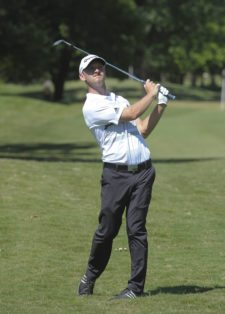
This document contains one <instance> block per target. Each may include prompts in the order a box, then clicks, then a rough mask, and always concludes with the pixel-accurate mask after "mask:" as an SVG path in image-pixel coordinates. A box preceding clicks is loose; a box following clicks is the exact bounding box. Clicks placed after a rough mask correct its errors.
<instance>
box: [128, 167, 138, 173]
mask: <svg viewBox="0 0 225 314" xmlns="http://www.w3.org/2000/svg"><path fill="white" fill-rule="evenodd" d="M137 170H138V165H128V171H129V172H136V171H137Z"/></svg>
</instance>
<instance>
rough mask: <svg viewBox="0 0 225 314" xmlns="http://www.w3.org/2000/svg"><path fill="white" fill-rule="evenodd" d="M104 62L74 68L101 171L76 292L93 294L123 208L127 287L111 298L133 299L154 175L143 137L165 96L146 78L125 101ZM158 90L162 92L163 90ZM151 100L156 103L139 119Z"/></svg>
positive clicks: (138, 290) (140, 277)
mask: <svg viewBox="0 0 225 314" xmlns="http://www.w3.org/2000/svg"><path fill="white" fill-rule="evenodd" d="M105 65H106V62H105V60H104V59H102V58H101V57H98V56H96V55H87V56H86V57H84V58H83V59H82V60H81V62H80V66H79V75H80V79H81V81H83V82H85V83H86V85H87V89H88V93H87V95H86V101H85V103H84V106H83V115H84V119H85V122H86V124H87V127H88V128H89V129H90V131H91V132H92V134H93V135H94V137H95V139H96V141H97V143H98V145H99V147H100V149H101V153H102V162H103V171H102V177H101V209H100V213H99V225H98V227H97V230H96V231H95V233H94V236H93V241H92V247H91V251H90V256H89V259H88V263H87V268H86V272H85V274H84V276H83V277H82V279H81V281H80V285H79V289H78V294H79V295H91V294H93V290H94V285H95V282H96V279H98V278H99V276H100V275H101V274H102V272H103V271H104V270H105V268H106V266H107V263H108V261H109V258H110V255H111V251H112V244H113V239H114V238H115V237H116V235H117V234H118V232H119V229H120V226H121V223H122V216H123V214H124V211H125V212H126V228H127V236H128V243H129V250H130V257H131V275H130V278H129V280H128V284H127V287H126V288H125V289H124V290H122V291H121V292H120V293H119V294H118V295H116V296H115V297H114V298H115V299H123V298H126V299H134V298H136V297H140V296H142V295H143V294H144V285H145V279H146V271H147V262H148V240H147V230H146V217H147V213H148V208H149V205H150V201H151V194H152V186H153V183H154V179H155V169H154V167H153V165H152V161H151V154H150V150H149V149H148V147H147V145H146V143H145V141H144V138H146V137H147V136H148V135H149V134H150V133H151V132H152V130H153V129H154V127H155V126H156V124H157V123H158V121H159V120H160V118H161V116H162V114H163V112H164V110H165V108H166V105H167V101H168V99H167V97H166V96H164V95H163V94H162V93H160V92H159V85H158V84H155V83H153V82H152V81H150V80H147V81H146V83H145V85H144V88H145V91H146V94H145V96H144V97H142V98H141V99H140V100H139V101H137V102H136V103H134V104H133V105H130V104H129V102H128V100H127V99H125V98H123V97H121V96H119V95H116V94H114V93H112V92H110V91H109V90H108V89H107V87H106V83H105V79H106V72H105ZM163 89H164V90H163V93H167V92H168V91H167V90H166V89H165V88H163ZM155 98H156V99H157V104H156V106H155V107H154V109H153V110H152V112H151V113H150V114H149V115H148V116H146V117H145V118H144V119H141V118H140V116H141V115H142V114H143V113H144V112H145V111H146V110H147V109H148V108H149V107H150V106H151V104H152V103H153V101H154V99H155Z"/></svg>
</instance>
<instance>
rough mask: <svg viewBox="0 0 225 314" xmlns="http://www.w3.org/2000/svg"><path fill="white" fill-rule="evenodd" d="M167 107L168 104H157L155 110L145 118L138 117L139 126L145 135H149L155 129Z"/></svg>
mask: <svg viewBox="0 0 225 314" xmlns="http://www.w3.org/2000/svg"><path fill="white" fill-rule="evenodd" d="M165 108H166V105H164V104H161V105H156V106H155V108H154V109H153V111H152V112H151V113H150V114H149V115H148V116H147V117H146V118H145V119H143V120H141V119H138V121H137V127H138V130H139V132H141V134H142V135H143V137H147V136H148V135H149V134H150V133H151V132H152V131H153V129H154V128H155V127H156V125H157V123H158V122H159V120H160V118H161V117H162V114H163V112H164V110H165Z"/></svg>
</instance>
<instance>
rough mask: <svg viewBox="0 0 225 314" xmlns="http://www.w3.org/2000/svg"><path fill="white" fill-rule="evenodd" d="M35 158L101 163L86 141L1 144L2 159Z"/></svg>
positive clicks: (204, 159) (202, 159) (169, 160)
mask: <svg viewBox="0 0 225 314" xmlns="http://www.w3.org/2000/svg"><path fill="white" fill-rule="evenodd" d="M3 158H5V159H18V160H34V161H40V162H83V163H100V162H101V158H100V152H99V148H98V146H97V144H95V143H93V142H86V143H77V144H76V143H36V144H33V143H27V144H24V143H17V144H4V145H0V159H3ZM219 159H224V158H223V157H200V158H164V159H155V160H153V163H154V164H157V163H159V164H179V163H192V162H207V161H214V160H219Z"/></svg>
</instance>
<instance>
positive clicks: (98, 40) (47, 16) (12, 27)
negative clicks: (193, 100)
mask: <svg viewBox="0 0 225 314" xmlns="http://www.w3.org/2000/svg"><path fill="white" fill-rule="evenodd" d="M224 16H225V0H220V1H219V0H214V1H213V2H212V1H210V0H198V1H195V0H187V1H181V0H173V1H169V0H106V1H104V2H103V1H101V0H95V1H93V0H86V1H83V0H76V1H74V0H64V1H59V0H54V1H53V0H45V1H44V2H42V1H37V0H33V1H29V0H20V1H17V0H1V2H0V41H1V49H0V57H1V61H0V76H1V78H2V79H5V80H8V81H14V82H31V81H33V80H35V79H40V78H44V77H46V76H47V75H48V76H50V77H51V79H52V81H53V82H54V85H55V99H57V100H58V99H60V98H61V97H62V94H63V85H64V81H65V80H66V79H67V78H68V77H71V73H72V77H75V78H78V74H77V72H76V71H75V69H77V68H78V64H79V60H80V59H81V57H82V55H81V54H80V53H78V52H77V51H74V50H71V49H69V48H68V47H65V46H61V47H58V48H54V47H52V43H53V42H54V41H55V40H57V39H60V38H64V39H65V40H68V41H70V42H73V43H74V44H76V45H77V46H79V47H81V48H83V49H84V50H87V51H89V52H91V53H96V54H99V55H101V56H103V57H104V58H106V59H107V60H108V61H109V62H111V63H113V64H115V65H118V66H120V67H123V68H125V69H127V68H128V65H130V64H131V65H133V66H134V70H135V73H136V74H137V75H141V77H143V78H147V77H149V76H150V77H151V78H152V79H155V80H160V79H161V76H162V75H164V76H166V77H167V78H168V79H169V80H171V81H179V82H182V79H183V77H184V75H185V74H186V73H187V72H189V73H192V75H193V76H195V75H198V74H201V73H203V72H205V71H207V72H209V73H210V74H212V75H214V74H215V73H220V72H221V70H222V69H223V68H224V67H225V20H224ZM110 74H113V75H119V74H118V73H116V72H115V71H114V72H113V71H112V72H111V73H110Z"/></svg>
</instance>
